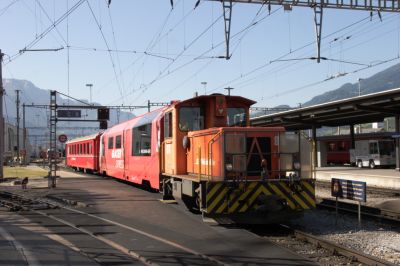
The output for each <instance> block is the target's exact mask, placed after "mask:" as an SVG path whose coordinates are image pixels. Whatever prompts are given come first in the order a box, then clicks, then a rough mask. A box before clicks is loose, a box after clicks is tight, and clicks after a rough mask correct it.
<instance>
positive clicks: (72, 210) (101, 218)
mask: <svg viewBox="0 0 400 266" xmlns="http://www.w3.org/2000/svg"><path fill="white" fill-rule="evenodd" d="M4 194H7V195H9V196H12V197H13V198H14V199H15V198H19V199H22V200H26V201H29V200H31V199H29V198H26V197H23V196H22V195H18V194H15V193H11V192H5V193H4V192H1V191H0V196H2V195H4ZM34 201H35V202H42V203H44V204H48V205H50V206H56V207H58V208H61V209H64V210H68V211H71V212H75V213H79V214H81V215H86V216H88V217H91V218H95V219H98V220H100V221H103V222H106V223H109V224H112V225H115V226H118V227H121V228H124V229H126V230H129V231H132V232H135V233H137V234H140V235H143V236H146V237H148V238H151V239H153V240H156V241H158V242H161V243H164V244H166V245H168V246H172V247H175V248H177V249H180V250H182V251H184V252H187V253H190V254H192V255H195V256H197V257H200V258H202V259H205V260H208V261H210V262H212V263H214V264H216V265H224V266H226V265H227V264H226V263H223V262H222V261H220V260H218V259H215V258H213V257H210V256H207V255H205V254H202V253H200V252H197V251H195V250H193V249H191V248H188V247H185V246H182V245H180V244H178V243H176V242H173V241H170V240H168V239H165V238H162V237H160V236H156V235H154V234H151V233H147V232H145V231H143V230H140V229H137V228H134V227H131V226H128V225H125V224H122V223H119V222H116V221H112V220H109V219H106V218H103V217H100V216H97V215H94V214H90V213H87V212H83V211H79V210H75V209H72V208H69V207H65V206H61V205H56V204H53V203H49V202H47V201H40V200H34ZM29 210H30V211H33V212H35V213H38V214H40V215H42V216H45V217H48V218H51V219H53V220H57V221H58V222H60V223H63V224H65V225H68V226H70V227H73V228H75V229H77V230H79V231H81V232H83V233H85V234H88V235H90V236H91V237H94V238H96V239H98V240H99V241H102V242H104V243H106V244H108V245H110V246H111V247H113V248H115V249H117V250H119V251H121V252H123V253H125V254H127V255H129V256H131V257H133V258H135V259H138V260H139V261H141V262H142V263H144V264H145V265H153V266H154V265H157V264H155V263H152V262H151V261H150V260H148V259H146V258H145V257H143V256H141V255H140V254H138V253H135V252H134V251H133V250H129V249H127V248H125V247H123V246H121V245H119V244H118V243H115V242H113V241H111V240H109V239H107V238H104V237H101V236H97V235H96V234H95V233H92V232H90V231H88V230H85V229H83V228H82V227H80V226H77V225H74V224H72V223H70V222H68V221H66V220H64V219H61V218H58V217H55V216H54V215H51V214H47V213H44V212H40V211H35V210H32V209H29Z"/></svg>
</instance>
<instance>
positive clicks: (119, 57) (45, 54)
mask: <svg viewBox="0 0 400 266" xmlns="http://www.w3.org/2000/svg"><path fill="white" fill-rule="evenodd" d="M195 4H196V1H195V0H193V1H192V0H174V8H171V5H170V1H169V0H112V1H111V4H110V6H108V1H107V0H87V1H86V0H85V1H83V0H69V1H68V0H0V36H1V37H0V49H1V50H2V52H3V53H5V54H6V56H5V58H4V62H3V66H4V67H3V68H4V69H3V77H4V78H15V79H25V80H29V81H31V82H33V83H34V84H35V85H36V86H37V87H39V88H41V89H48V90H57V91H59V92H62V93H64V94H67V95H70V96H72V97H74V98H78V99H89V97H90V96H89V95H90V91H89V87H87V86H86V84H93V87H92V100H93V101H94V102H97V103H100V104H103V105H121V104H123V105H143V104H146V103H147V101H148V100H150V101H151V102H169V101H171V100H182V99H187V98H190V97H192V96H193V95H194V93H196V92H198V93H199V94H205V93H206V94H210V93H226V90H224V88H226V87H232V88H234V90H232V94H234V95H240V96H243V97H247V98H250V99H253V100H255V101H257V104H255V106H260V107H274V106H278V105H283V104H286V105H291V106H297V105H298V104H300V103H304V102H306V101H308V100H310V99H311V98H312V97H313V96H315V95H318V94H321V93H323V92H326V91H329V90H333V89H336V88H338V87H340V86H341V85H343V84H344V83H347V82H350V83H357V82H358V79H359V78H366V77H368V76H371V75H373V74H374V73H377V72H379V71H381V70H383V69H385V68H387V67H390V66H391V65H394V64H396V63H399V62H400V60H399V59H398V57H399V51H400V14H397V13H382V14H381V15H382V20H381V19H380V18H379V16H378V14H377V13H376V12H374V13H373V15H372V17H371V16H370V12H366V11H349V10H333V9H330V10H328V9H324V13H323V23H322V38H323V39H322V45H321V53H322V56H323V57H326V58H328V59H332V60H323V61H322V62H321V63H319V64H318V63H317V62H316V61H315V60H310V59H303V60H299V59H301V58H310V57H314V56H316V52H317V50H316V44H315V38H316V37H315V26H314V14H313V10H312V9H311V8H306V7H293V10H292V11H290V12H287V11H284V10H283V8H282V7H280V6H272V8H271V10H270V12H269V10H268V7H267V6H262V5H258V4H234V6H233V13H232V28H231V39H230V51H231V58H230V60H226V59H224V58H220V57H223V56H225V53H226V47H225V35H224V21H223V9H222V5H221V3H220V2H211V1H200V4H199V6H198V7H197V8H196V9H194V7H195ZM68 10H70V11H71V12H70V14H69V15H68V16H65V14H66V13H67V11H68ZM54 24H56V25H55V26H53V25H54ZM25 47H27V48H29V49H55V50H58V49H60V50H58V51H27V52H24V53H21V54H20V53H19V51H20V50H22V49H24V48H25ZM61 48H62V49H61ZM293 59H294V60H293ZM386 61H389V62H386ZM384 62H386V63H384ZM357 93H358V92H355V95H356V94H357Z"/></svg>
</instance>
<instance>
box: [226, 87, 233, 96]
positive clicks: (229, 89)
mask: <svg viewBox="0 0 400 266" xmlns="http://www.w3.org/2000/svg"><path fill="white" fill-rule="evenodd" d="M225 90H227V91H228V96H231V90H233V88H231V87H228V88H225Z"/></svg>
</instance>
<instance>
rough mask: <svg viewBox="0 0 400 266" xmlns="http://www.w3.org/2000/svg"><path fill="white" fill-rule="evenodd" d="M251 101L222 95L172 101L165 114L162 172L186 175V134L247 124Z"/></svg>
mask: <svg viewBox="0 0 400 266" xmlns="http://www.w3.org/2000/svg"><path fill="white" fill-rule="evenodd" d="M252 104H254V102H253V101H251V100H248V99H246V98H243V97H239V96H224V95H221V94H213V95H210V96H199V97H195V98H192V99H189V100H186V101H182V102H177V103H175V104H173V105H172V106H171V107H170V108H169V109H167V110H166V112H165V115H164V123H163V124H164V143H163V151H164V154H165V156H163V159H164V160H163V162H162V170H163V173H165V174H169V175H186V174H187V173H188V169H187V156H186V153H187V148H188V147H187V146H186V145H188V144H189V142H188V138H187V136H188V134H190V133H191V132H197V131H201V130H204V129H209V128H218V127H230V126H248V125H249V107H250V106H251V105H252ZM184 142H185V143H186V144H184ZM189 145H190V144H189Z"/></svg>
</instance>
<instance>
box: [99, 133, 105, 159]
mask: <svg viewBox="0 0 400 266" xmlns="http://www.w3.org/2000/svg"><path fill="white" fill-rule="evenodd" d="M104 149H105V146H104V138H103V136H101V145H100V154H101V156H104V154H105V151H104Z"/></svg>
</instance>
